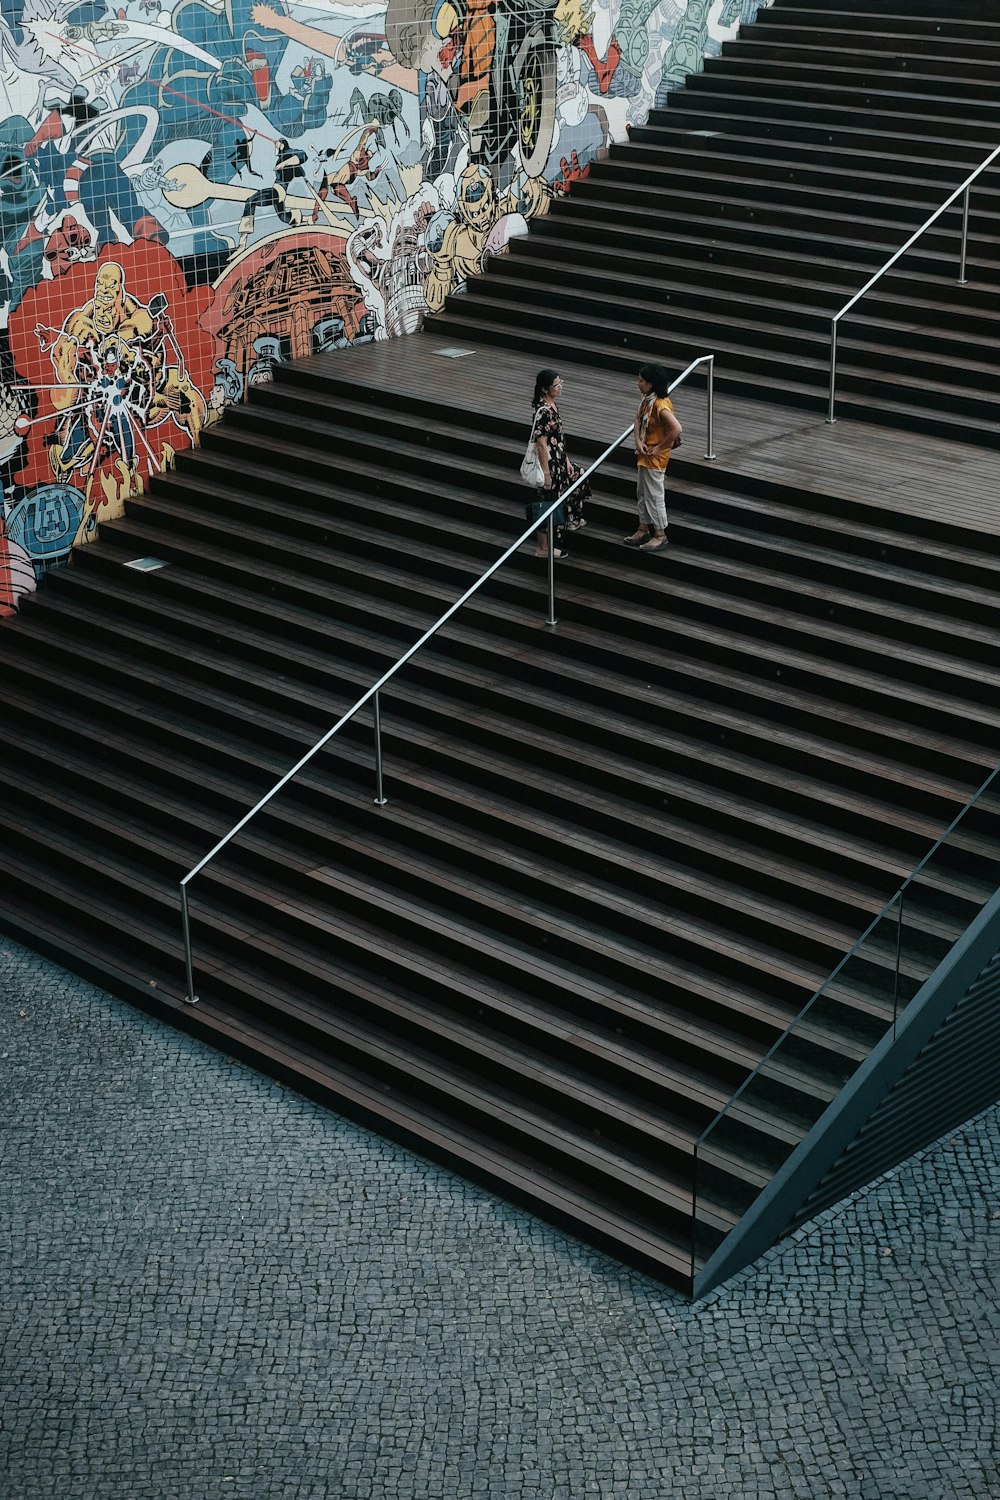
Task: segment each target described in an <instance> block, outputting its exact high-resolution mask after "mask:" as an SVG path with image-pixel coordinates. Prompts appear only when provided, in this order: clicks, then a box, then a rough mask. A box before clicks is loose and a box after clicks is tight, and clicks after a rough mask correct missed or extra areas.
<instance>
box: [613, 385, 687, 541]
mask: <svg viewBox="0 0 1000 1500" xmlns="http://www.w3.org/2000/svg"><path fill="white" fill-rule="evenodd" d="M669 389H670V377H669V375H668V374H667V372H666V370H665V369H664V368H663V366H662V365H643V366H642V368H641V369H640V371H639V393H640V395H641V396H642V400H641V401H640V402H639V410H638V411H637V412H636V414H635V422H634V424H633V429H632V431H633V437H634V439H635V461H636V464H637V466H638V467H637V471H636V500H637V503H638V508H639V525H638V527H637V529H636V530H635V531H633V533H632V535H631V536H627V537H626V538H625V542H626V544H627V545H628V546H630V547H641V548H642V550H643V551H644V552H655V551H656V550H657V549H658V548H660V547H665V546H666V545H667V502H666V499H665V496H664V488H665V479H666V472H667V464H668V463H669V461H670V450H671V448H676V447H677V444H678V443H679V442H680V440H681V433H682V432H683V430H684V429H683V428H682V427H681V424H680V422H678V420H677V418H676V417H675V416H674V408H673V405H672V404H671V401H670V397H669V396H668V395H667V391H668V390H669Z"/></svg>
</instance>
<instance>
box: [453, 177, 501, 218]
mask: <svg viewBox="0 0 1000 1500" xmlns="http://www.w3.org/2000/svg"><path fill="white" fill-rule="evenodd" d="M496 197H497V195H496V188H495V187H494V185H493V178H492V177H491V176H490V174H489V171H488V169H487V168H486V167H483V166H470V167H466V169H465V171H464V172H463V173H462V175H461V177H460V178H459V179H458V192H457V195H456V201H457V207H458V213H459V217H460V218H461V220H462V222H463V223H464V224H468V226H469V228H470V229H475V230H478V231H480V232H482V233H485V231H486V230H487V229H489V227H490V225H491V224H492V223H493V220H494V219H495V218H496Z"/></svg>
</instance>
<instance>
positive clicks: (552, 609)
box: [545, 511, 559, 626]
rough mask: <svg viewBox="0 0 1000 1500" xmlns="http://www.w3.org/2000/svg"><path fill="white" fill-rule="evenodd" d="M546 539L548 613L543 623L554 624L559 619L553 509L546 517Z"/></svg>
mask: <svg viewBox="0 0 1000 1500" xmlns="http://www.w3.org/2000/svg"><path fill="white" fill-rule="evenodd" d="M548 539H549V555H548V565H549V566H548V578H549V584H548V588H549V613H548V616H547V618H546V620H545V623H546V625H549V626H554V625H558V624H559V621H558V620H557V619H556V515H555V511H553V512H552V514H551V515H550V516H549V519H548Z"/></svg>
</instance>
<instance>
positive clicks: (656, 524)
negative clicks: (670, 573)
mask: <svg viewBox="0 0 1000 1500" xmlns="http://www.w3.org/2000/svg"><path fill="white" fill-rule="evenodd" d="M639 473H640V474H645V476H646V481H645V497H646V511H647V514H648V515H649V524H650V527H651V528H652V535H651V536H650V538H649V540H648V541H646V542H643V543H642V547H643V551H644V552H655V551H656V550H657V549H658V548H660V547H663V546H665V545H666V541H667V502H666V498H665V495H664V489H665V480H666V470H664V469H640V470H639Z"/></svg>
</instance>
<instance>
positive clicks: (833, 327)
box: [826, 318, 837, 427]
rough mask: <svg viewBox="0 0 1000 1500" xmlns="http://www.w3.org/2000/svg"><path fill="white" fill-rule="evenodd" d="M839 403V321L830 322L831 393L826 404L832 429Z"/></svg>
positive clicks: (829, 424) (828, 420) (828, 422)
mask: <svg viewBox="0 0 1000 1500" xmlns="http://www.w3.org/2000/svg"><path fill="white" fill-rule="evenodd" d="M836 402H837V319H836V318H833V319H831V322H830V393H829V396H828V397H827V403H826V420H827V425H828V426H830V427H832V426H833V424H834V422H836V420H837V418H836V417H835V416H834V411H835V409H836Z"/></svg>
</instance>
